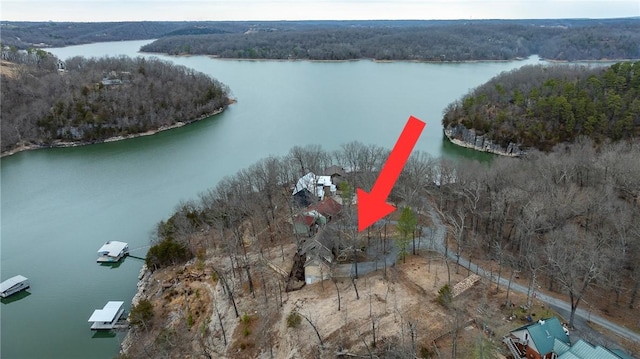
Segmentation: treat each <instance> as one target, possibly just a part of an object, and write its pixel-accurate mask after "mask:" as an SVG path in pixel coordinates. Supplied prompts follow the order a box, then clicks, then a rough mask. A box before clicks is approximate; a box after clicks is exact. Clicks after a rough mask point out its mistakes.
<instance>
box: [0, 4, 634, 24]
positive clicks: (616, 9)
mask: <svg viewBox="0 0 640 359" xmlns="http://www.w3.org/2000/svg"><path fill="white" fill-rule="evenodd" d="M637 16H640V1H638V0H613V1H596V0H451V1H447V0H427V1H419V0H396V1H393V0H367V1H361V0H277V1H267V0H236V1H230V0H211V1H199V0H188V1H166V0H164V1H163V0H160V1H154V0H134V1H122V0H83V1H80V0H66V1H56V2H54V1H49V0H3V1H2V2H1V3H0V19H1V20H2V21H57V22H66V21H70V22H120V21H304V20H470V19H471V20H488V19H492V20H493V19H505V20H509V19H512V20H517V19H522V20H526V19H581V18H584V19H609V18H629V17H637Z"/></svg>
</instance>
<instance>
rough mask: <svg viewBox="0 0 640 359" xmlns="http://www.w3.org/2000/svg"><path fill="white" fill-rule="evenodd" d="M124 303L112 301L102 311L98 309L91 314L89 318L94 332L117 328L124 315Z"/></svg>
mask: <svg viewBox="0 0 640 359" xmlns="http://www.w3.org/2000/svg"><path fill="white" fill-rule="evenodd" d="M123 304H124V302H121V301H111V302H107V304H105V306H104V307H103V308H102V309H96V310H94V311H93V314H91V317H90V318H89V323H93V324H92V325H91V329H92V330H99V329H113V328H115V326H116V323H117V322H118V320H119V319H120V317H121V316H122V314H123V313H124V308H123V307H122V306H123Z"/></svg>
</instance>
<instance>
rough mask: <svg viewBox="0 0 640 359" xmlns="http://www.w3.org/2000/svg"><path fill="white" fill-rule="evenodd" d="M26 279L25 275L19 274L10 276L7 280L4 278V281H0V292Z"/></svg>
mask: <svg viewBox="0 0 640 359" xmlns="http://www.w3.org/2000/svg"><path fill="white" fill-rule="evenodd" d="M26 280H28V279H27V278H26V277H23V276H21V275H17V276H15V277H11V278H9V279H7V280H5V281H4V282H2V283H0V292H4V291H5V290H7V289H9V288H11V287H13V286H14V285H16V284H18V283H20V282H23V281H26Z"/></svg>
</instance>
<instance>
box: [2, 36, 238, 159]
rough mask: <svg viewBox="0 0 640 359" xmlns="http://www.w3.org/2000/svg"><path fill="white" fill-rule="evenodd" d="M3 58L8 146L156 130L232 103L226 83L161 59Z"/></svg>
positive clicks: (41, 54)
mask: <svg viewBox="0 0 640 359" xmlns="http://www.w3.org/2000/svg"><path fill="white" fill-rule="evenodd" d="M2 58H3V59H5V60H6V61H3V62H2V68H3V71H2V88H1V91H2V108H1V110H0V111H1V114H2V151H5V150H9V149H12V148H13V147H15V146H16V145H18V144H24V143H26V144H35V145H40V146H49V145H51V144H53V143H54V142H55V141H67V142H76V143H92V142H99V141H102V140H105V139H107V138H109V137H114V136H122V135H129V134H136V133H141V132H146V131H150V130H157V129H159V128H160V127H162V126H170V125H172V124H175V123H177V122H185V123H188V122H191V121H193V120H196V119H198V118H200V117H203V116H207V115H211V114H213V113H215V112H217V111H220V110H222V109H224V108H225V107H226V106H227V105H228V103H229V99H228V89H227V87H226V86H225V85H223V84H221V83H220V82H218V81H216V80H215V79H212V78H211V77H209V76H207V75H205V74H203V73H199V72H196V71H194V70H192V69H188V68H186V67H183V66H176V65H173V64H171V63H169V62H166V61H162V60H159V59H145V58H142V57H139V58H129V57H124V56H122V57H104V58H91V59H87V58H83V57H73V58H70V59H67V61H66V62H64V63H63V62H59V61H58V59H57V58H56V57H55V56H54V55H52V54H50V53H48V52H45V51H43V50H35V51H29V52H15V53H14V52H12V51H11V50H6V49H4V50H3V53H2ZM9 61H10V62H9ZM58 68H60V69H58Z"/></svg>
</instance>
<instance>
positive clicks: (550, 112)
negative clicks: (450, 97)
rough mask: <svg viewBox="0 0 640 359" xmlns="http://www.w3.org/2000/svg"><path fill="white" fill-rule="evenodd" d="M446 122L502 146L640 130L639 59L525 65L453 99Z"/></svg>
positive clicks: (545, 146) (544, 146)
mask: <svg viewBox="0 0 640 359" xmlns="http://www.w3.org/2000/svg"><path fill="white" fill-rule="evenodd" d="M442 124H443V126H444V127H445V128H446V127H448V126H455V125H457V124H462V125H464V126H465V127H466V128H468V129H474V130H475V131H476V133H477V134H480V135H486V136H487V137H488V138H490V139H491V140H493V141H495V142H497V143H499V144H501V145H502V146H506V145H507V144H508V143H509V142H513V143H520V144H522V145H523V146H525V147H535V148H538V149H541V150H550V149H551V148H552V147H553V146H554V145H556V144H558V143H560V142H573V141H574V139H576V138H577V137H579V136H587V137H590V138H592V139H594V140H595V141H597V142H601V141H603V140H605V139H612V140H619V139H625V138H630V137H634V136H640V62H635V63H632V62H622V63H617V64H614V65H612V66H610V67H604V66H603V67H586V66H568V65H556V66H540V65H537V66H524V67H522V68H520V69H517V70H513V71H511V72H506V73H502V74H500V75H498V76H496V77H494V78H493V79H491V80H490V81H489V82H487V83H485V84H484V85H482V86H480V87H478V88H476V89H475V90H473V91H471V92H470V93H469V94H467V95H466V96H464V97H463V98H462V99H461V100H458V101H456V102H454V103H451V104H450V105H449V106H448V107H447V108H446V109H445V111H444V118H443V120H442Z"/></svg>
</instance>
